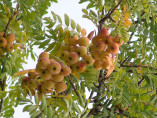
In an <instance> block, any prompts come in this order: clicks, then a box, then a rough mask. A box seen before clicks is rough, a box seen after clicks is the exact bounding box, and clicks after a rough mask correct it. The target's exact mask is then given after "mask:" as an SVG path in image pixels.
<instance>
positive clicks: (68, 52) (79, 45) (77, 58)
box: [60, 30, 94, 73]
mask: <svg viewBox="0 0 157 118" xmlns="http://www.w3.org/2000/svg"><path fill="white" fill-rule="evenodd" d="M84 32H85V30H84ZM84 32H82V36H81V37H78V36H77V35H73V36H71V37H70V38H69V40H68V43H67V44H65V45H63V46H62V50H63V52H62V54H61V56H60V58H61V59H62V60H64V62H66V63H67V64H68V65H69V67H70V68H71V70H72V72H74V71H76V72H78V73H82V72H84V71H85V69H86V66H90V65H92V64H93V63H94V59H93V58H92V56H91V54H89V53H88V46H89V38H88V37H86V36H85V33H84Z"/></svg>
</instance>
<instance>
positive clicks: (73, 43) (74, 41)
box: [68, 35, 78, 46]
mask: <svg viewBox="0 0 157 118" xmlns="http://www.w3.org/2000/svg"><path fill="white" fill-rule="evenodd" d="M77 41H78V36H77V35H74V36H71V38H69V40H68V45H70V46H76V45H77Z"/></svg>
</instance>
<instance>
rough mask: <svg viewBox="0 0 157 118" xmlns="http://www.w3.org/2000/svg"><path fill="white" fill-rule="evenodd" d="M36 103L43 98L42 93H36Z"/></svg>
mask: <svg viewBox="0 0 157 118" xmlns="http://www.w3.org/2000/svg"><path fill="white" fill-rule="evenodd" d="M37 94H38V101H39V102H40V101H41V99H42V96H43V94H42V93H40V92H39V91H38V93H37Z"/></svg>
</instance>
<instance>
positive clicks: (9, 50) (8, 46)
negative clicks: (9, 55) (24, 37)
mask: <svg viewBox="0 0 157 118" xmlns="http://www.w3.org/2000/svg"><path fill="white" fill-rule="evenodd" d="M5 49H6V51H8V52H11V51H12V50H13V49H14V45H13V44H12V43H7V45H6V47H5Z"/></svg>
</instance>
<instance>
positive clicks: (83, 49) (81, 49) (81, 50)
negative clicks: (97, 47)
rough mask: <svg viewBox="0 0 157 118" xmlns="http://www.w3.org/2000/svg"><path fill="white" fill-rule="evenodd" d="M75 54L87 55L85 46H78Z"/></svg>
mask: <svg viewBox="0 0 157 118" xmlns="http://www.w3.org/2000/svg"><path fill="white" fill-rule="evenodd" d="M77 54H78V56H80V57H84V56H85V55H87V47H85V46H80V47H78V48H77Z"/></svg>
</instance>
